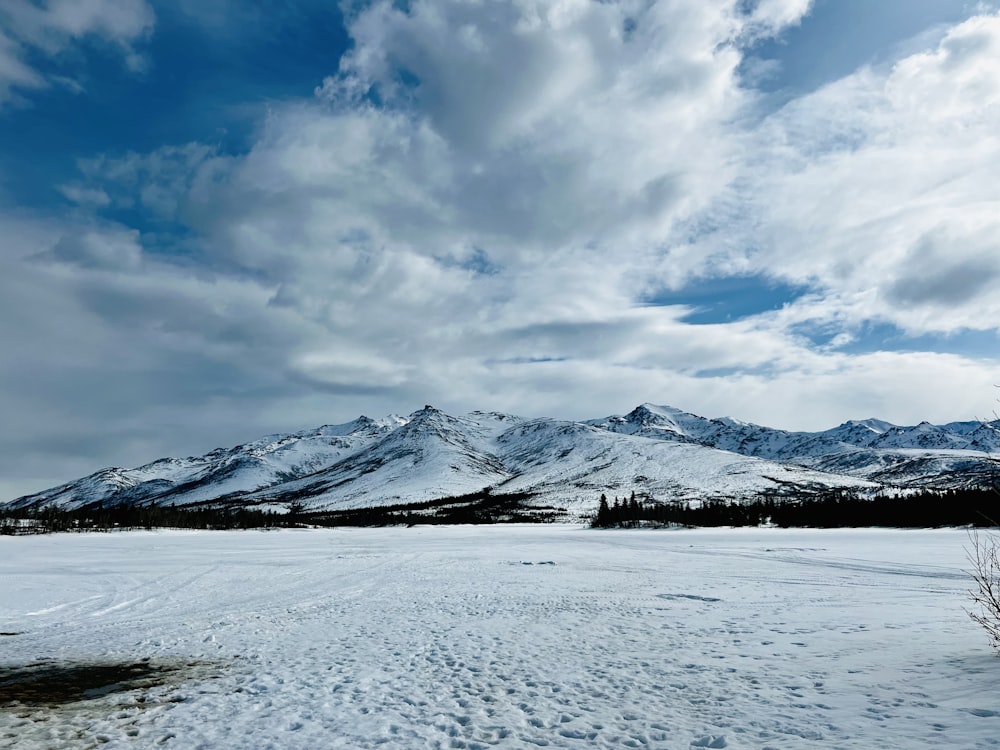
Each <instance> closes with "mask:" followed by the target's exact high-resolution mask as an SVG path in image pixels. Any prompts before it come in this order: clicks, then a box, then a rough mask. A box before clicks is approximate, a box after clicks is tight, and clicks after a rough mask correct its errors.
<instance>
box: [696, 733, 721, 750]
mask: <svg viewBox="0 0 1000 750" xmlns="http://www.w3.org/2000/svg"><path fill="white" fill-rule="evenodd" d="M691 747H710V748H719V747H726V737H725V735H721V734H718V735H709V734H706V735H705V736H704V737H699V738H698V739H696V740H691Z"/></svg>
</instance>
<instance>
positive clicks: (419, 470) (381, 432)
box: [8, 404, 1000, 515]
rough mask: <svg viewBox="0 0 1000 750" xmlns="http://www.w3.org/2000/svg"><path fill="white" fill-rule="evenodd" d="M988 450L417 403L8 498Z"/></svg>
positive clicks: (283, 498) (700, 484)
mask: <svg viewBox="0 0 1000 750" xmlns="http://www.w3.org/2000/svg"><path fill="white" fill-rule="evenodd" d="M997 452H1000V423H998V422H992V423H979V422H955V423H951V424H946V425H931V424H928V423H926V422H923V423H921V424H919V425H916V426H912V427H900V426H897V425H893V424H890V423H888V422H885V421H881V420H877V419H867V420H861V421H850V422H845V423H844V424H842V425H840V426H838V427H835V428H833V429H830V430H826V431H823V432H789V431H785V430H779V429H774V428H769V427H762V426H759V425H754V424H749V423H745V422H740V421H738V420H734V419H729V418H722V419H706V418H704V417H699V416H697V415H694V414H689V413H687V412H684V411H681V410H679V409H675V408H673V407H669V406H655V405H652V404H643V405H642V406H639V407H637V408H635V409H633V410H632V411H631V412H629V413H628V414H626V415H623V416H621V415H616V416H610V417H605V418H602V419H594V420H589V421H586V422H567V421H559V420H553V419H530V420H526V419H522V418H520V417H516V416H512V415H507V414H499V413H495V412H488V413H487V412H478V411H477V412H472V413H470V414H467V415H464V416H459V417H455V416H450V415H448V414H445V413H444V412H442V411H440V410H438V409H435V408H433V407H430V406H427V407H424V408H423V409H420V410H419V411H416V412H414V413H413V414H411V415H409V416H408V417H398V416H395V415H393V416H390V417H386V418H384V419H379V420H375V419H370V418H368V417H359V418H358V419H355V420H354V421H352V422H348V423H347V424H343V425H326V426H323V427H319V428H317V429H315V430H307V431H302V432H297V433H291V434H287V435H270V436H267V437H264V438H261V439H259V440H256V441H254V442H252V443H247V444H245V445H239V446H236V447H234V448H230V449H221V448H220V449H216V450H214V451H212V452H210V453H208V454H206V455H204V456H199V457H192V458H183V459H177V458H164V459H160V460H158V461H154V462H153V463H150V464H146V465H145V466H141V467H138V468H135V469H120V468H109V469H103V470H101V471H99V472H97V473H95V474H92V475H90V476H88V477H84V478H83V479H79V480H77V481H74V482H69V483H67V484H64V485H61V486H59V487H55V488H53V489H50V490H46V491H44V492H40V493H37V494H34V495H28V496H25V497H21V498H18V499H16V500H13V501H11V503H9V504H8V505H10V506H11V507H14V508H39V507H43V506H46V505H49V504H53V505H56V506H59V507H63V508H79V507H84V506H88V505H92V504H99V503H100V504H106V505H107V504H121V503H128V504H143V505H144V504H167V505H177V506H193V505H200V504H212V505H226V504H239V505H251V506H256V507H265V508H275V509H286V508H288V507H289V506H291V505H293V504H294V505H295V506H296V507H301V508H304V509H306V510H342V509H349V508H363V507H373V506H388V505H405V504H410V503H418V502H425V501H432V500H438V499H441V498H446V497H453V496H459V495H465V494H471V493H476V492H481V491H483V490H484V489H487V488H488V489H489V491H490V492H491V493H493V494H494V495H497V496H502V495H513V494H518V495H522V496H528V497H530V499H529V500H528V501H527V502H528V504H529V505H531V504H534V505H536V506H556V507H559V508H564V509H567V510H568V512H569V513H570V515H580V514H581V513H586V512H590V511H592V510H593V508H594V507H595V506H596V503H597V499H598V498H599V496H600V494H601V493H607V494H608V495H609V496H610V495H615V494H621V495H626V494H630V493H631V492H633V491H634V492H636V493H637V494H639V495H640V496H642V497H652V498H655V499H659V500H668V499H678V498H683V499H691V500H705V499H710V498H726V499H734V500H740V499H746V498H751V497H758V496H761V495H776V496H787V495H794V494H797V493H802V492H812V491H822V490H826V489H834V488H845V489H858V490H866V489H870V490H874V489H878V488H879V487H882V486H885V485H889V486H905V487H927V486H932V487H942V488H944V487H958V486H968V485H970V484H986V483H988V482H989V481H990V479H991V477H992V473H993V469H994V464H993V461H992V459H991V454H994V453H997Z"/></svg>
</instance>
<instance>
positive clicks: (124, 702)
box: [0, 526, 1000, 750]
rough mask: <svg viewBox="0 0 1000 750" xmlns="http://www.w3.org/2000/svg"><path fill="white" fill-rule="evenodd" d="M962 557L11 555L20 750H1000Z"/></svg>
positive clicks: (812, 543)
mask: <svg viewBox="0 0 1000 750" xmlns="http://www.w3.org/2000/svg"><path fill="white" fill-rule="evenodd" d="M966 544H967V537H966V535H965V533H964V532H962V531H955V530H941V531H892V530H836V531H826V530H824V531H820V530H777V529H737V530H697V531H645V530H643V531H591V530H585V529H580V528H573V527H569V526H531V527H524V526H521V527H518V526H492V527H450V528H448V527H425V528H421V527H417V528H410V529H403V528H390V529H351V530H315V531H306V530H303V531H288V530H284V531H274V532H179V531H166V532H135V533H120V534H90V535H84V534H79V535H53V536H39V537H21V538H4V537H0V581H2V588H0V631H3V632H4V633H17V635H3V636H0V667H2V668H3V669H2V670H0V682H2V679H3V677H4V676H6V677H8V678H9V677H10V675H11V674H12V672H11V669H12V668H20V667H24V666H25V665H29V664H32V663H34V662H37V661H41V660H50V661H51V662H52V665H51V666H72V665H78V664H100V665H113V664H115V663H121V664H128V663H133V662H137V661H140V660H142V659H149V660H150V662H149V663H150V664H153V665H165V666H180V667H181V668H179V669H178V670H177V671H176V672H172V673H170V674H169V675H168V677H167V679H166V681H165V682H164V683H163V684H159V685H155V686H151V687H150V686H147V687H145V688H142V689H135V690H131V691H124V692H111V693H108V694H106V695H103V696H99V697H96V698H92V699H89V700H84V701H80V702H75V703H68V704H64V705H57V706H38V705H20V706H15V707H11V706H6V707H3V708H0V746H4V747H17V748H19V749H20V748H24V749H25V750H27V749H29V748H61V747H65V748H78V747H98V746H101V747H128V748H138V747H159V746H163V747H167V748H170V747H173V748H183V749H185V750H187V749H189V748H199V747H204V748H241V749H242V748H368V747H375V746H381V747H388V748H439V747H440V748H486V747H493V746H498V747H507V748H525V747H532V746H547V747H557V748H558V747H577V748H584V747H587V748H589V747H615V748H617V747H633V748H636V747H641V748H682V749H685V750H686V749H687V748H690V747H728V748H754V749H755V750H761V749H763V748H789V749H791V748H795V749H798V748H824V749H828V748H941V747H954V748H995V747H998V746H1000V659H998V658H997V657H995V656H993V655H992V654H991V653H990V651H989V648H988V643H987V641H986V638H985V635H984V633H983V632H981V631H980V630H979V629H978V628H977V626H976V625H975V624H974V623H972V622H971V621H970V620H969V619H968V617H967V616H966V615H965V614H964V612H963V606H965V605H966V603H967V597H966V594H965V592H966V589H967V588H968V581H967V579H966V576H965V575H964V574H963V573H962V569H963V568H964V567H965V561H964V552H963V546H965V545H966Z"/></svg>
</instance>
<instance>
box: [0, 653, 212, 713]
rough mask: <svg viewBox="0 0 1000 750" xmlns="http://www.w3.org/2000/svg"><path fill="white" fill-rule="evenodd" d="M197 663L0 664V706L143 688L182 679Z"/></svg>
mask: <svg viewBox="0 0 1000 750" xmlns="http://www.w3.org/2000/svg"><path fill="white" fill-rule="evenodd" d="M196 666H198V664H197V662H191V663H181V664H157V663H153V662H151V661H149V660H140V661H134V662H127V661H122V662H111V661H103V662H98V661H95V662H77V663H70V664H60V663H57V662H53V661H42V662H36V663H34V664H28V665H26V666H21V667H4V666H0V707H10V706H12V705H13V706H16V705H21V706H59V705H65V704H68V703H76V702H78V701H85V700H91V699H93V698H101V697H104V696H106V695H110V694H112V693H124V692H127V691H129V690H141V689H148V688H152V687H158V686H160V685H164V684H166V683H168V682H170V681H172V680H179V679H180V678H181V676H182V674H183V673H184V672H186V671H188V670H189V669H190V668H191V667H196Z"/></svg>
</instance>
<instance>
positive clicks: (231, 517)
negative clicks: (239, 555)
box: [0, 488, 565, 535]
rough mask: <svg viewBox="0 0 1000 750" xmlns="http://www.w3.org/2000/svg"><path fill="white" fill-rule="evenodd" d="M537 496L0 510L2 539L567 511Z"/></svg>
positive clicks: (504, 518) (523, 517)
mask: <svg viewBox="0 0 1000 750" xmlns="http://www.w3.org/2000/svg"><path fill="white" fill-rule="evenodd" d="M532 496H533V495H532V493H528V492H520V493H511V494H506V495H494V494H492V492H491V491H490V490H489V489H488V488H487V489H485V490H481V491H479V492H474V493H471V494H468V495H458V496H454V497H446V498H440V499H437V500H427V501H425V502H420V503H407V504H397V505H382V506H374V507H369V508H354V509H351V510H333V511H313V512H307V511H306V510H305V508H304V505H303V504H302V503H301V502H298V501H292V502H291V503H290V504H289V508H288V511H287V512H277V511H274V510H262V509H259V508H252V507H249V508H248V507H243V506H237V505H235V504H233V505H226V506H218V505H216V506H213V505H210V504H208V503H206V504H203V505H199V506H185V507H181V508H177V507H173V506H162V505H144V506H137V505H129V504H108V505H104V504H101V503H95V504H92V505H87V506H84V507H81V508H76V509H73V510H66V509H63V508H57V507H52V506H48V507H43V508H39V509H30V510H11V509H9V508H0V535H2V534H6V535H11V534H38V533H49V532H56V531H112V530H121V529H155V528H175V529H270V528H298V527H308V526H414V525H417V524H490V523H545V522H551V521H555V520H557V519H558V518H559V517H560V516H563V515H565V511H562V510H560V509H559V508H553V507H548V506H531V507H527V506H526V505H525V501H526V500H528V499H529V498H531V497H532Z"/></svg>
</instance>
